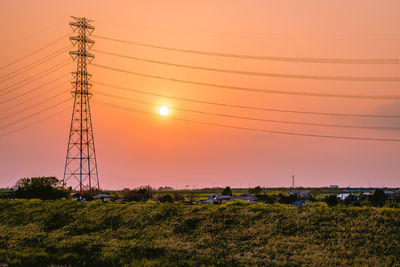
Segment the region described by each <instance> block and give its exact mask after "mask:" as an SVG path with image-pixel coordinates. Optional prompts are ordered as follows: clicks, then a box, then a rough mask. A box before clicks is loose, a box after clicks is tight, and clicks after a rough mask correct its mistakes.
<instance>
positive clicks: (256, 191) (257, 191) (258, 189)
mask: <svg viewBox="0 0 400 267" xmlns="http://www.w3.org/2000/svg"><path fill="white" fill-rule="evenodd" d="M248 191H249V194H255V195H257V194H261V193H262V191H263V190H262V188H261V186H256V187H254V188H249V190H248Z"/></svg>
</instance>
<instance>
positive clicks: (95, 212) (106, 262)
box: [0, 200, 400, 266]
mask: <svg viewBox="0 0 400 267" xmlns="http://www.w3.org/2000/svg"><path fill="white" fill-rule="evenodd" d="M399 237H400V209H391V208H373V207H364V208H357V207H343V206H337V207H334V208H329V207H327V206H326V205H325V204H324V203H315V204H311V205H309V206H302V207H294V206H290V205H279V204H274V205H267V204H249V203H245V202H230V203H227V204H223V205H212V204H209V205H183V204H178V203H172V204H171V203H155V202H152V201H150V202H147V203H128V204H114V203H101V202H98V201H94V202H77V201H71V200H57V201H40V200H0V264H1V263H6V264H8V265H9V266H47V265H69V266H143V265H144V266H159V265H164V266H176V265H187V266H200V265H203V266H213V265H214V266H241V265H242V266H243V265H252V266H256V265H259V266H261V265H263V266H266V265H270V266H271V265H272V266H299V265H310V266H321V265H322V266H345V265H358V266H361V265H363V266H395V265H397V266H399V265H400V239H399Z"/></svg>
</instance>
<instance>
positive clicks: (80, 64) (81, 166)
mask: <svg viewBox="0 0 400 267" xmlns="http://www.w3.org/2000/svg"><path fill="white" fill-rule="evenodd" d="M72 18H73V20H74V21H73V22H70V23H69V25H70V26H71V28H72V30H73V31H74V33H77V34H78V35H77V36H72V37H70V38H69V39H70V40H71V42H72V44H73V46H74V47H77V50H76V51H70V52H69V53H70V55H71V56H72V59H73V60H74V61H75V60H76V62H77V67H76V71H75V72H72V76H73V77H74V81H73V82H72V85H73V86H74V90H73V91H72V92H71V93H72V95H73V97H74V106H73V110H72V120H71V128H70V133H69V139H68V148H67V156H66V160H65V169H64V179H63V185H64V186H66V185H67V182H68V183H70V185H71V186H72V188H73V189H74V190H78V188H79V191H80V193H81V194H82V191H86V190H90V189H100V186H99V177H98V173H97V161H96V151H95V147H94V136H93V127H92V118H91V114H90V105H89V100H90V97H91V96H92V93H90V88H91V86H92V85H91V84H90V83H89V82H88V81H89V79H90V78H91V76H92V75H91V74H89V73H88V72H87V65H88V64H89V63H90V62H91V61H92V60H93V58H94V55H93V54H91V53H89V52H88V51H87V50H89V49H90V48H91V47H92V46H93V44H94V41H93V40H91V39H90V38H88V37H87V35H91V34H92V32H93V31H94V27H93V26H92V25H90V24H89V22H91V21H90V20H88V19H86V18H77V17H72Z"/></svg>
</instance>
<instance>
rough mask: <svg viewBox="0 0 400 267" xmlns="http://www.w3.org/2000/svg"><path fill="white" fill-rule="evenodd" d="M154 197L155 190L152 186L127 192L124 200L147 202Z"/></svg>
mask: <svg viewBox="0 0 400 267" xmlns="http://www.w3.org/2000/svg"><path fill="white" fill-rule="evenodd" d="M152 196H153V189H152V188H151V187H150V186H145V187H141V188H139V189H133V190H129V191H125V194H124V199H125V200H127V201H137V202H139V201H147V200H149V199H151V198H152Z"/></svg>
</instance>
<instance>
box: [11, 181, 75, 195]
mask: <svg viewBox="0 0 400 267" xmlns="http://www.w3.org/2000/svg"><path fill="white" fill-rule="evenodd" d="M69 193H70V192H69V191H68V190H66V189H64V188H62V187H61V186H60V181H59V180H58V179H57V178H56V177H32V178H22V179H20V180H18V182H17V183H16V185H15V190H14V197H15V198H27V199H32V198H38V199H42V200H55V199H60V198H63V197H65V198H68V197H69Z"/></svg>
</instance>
